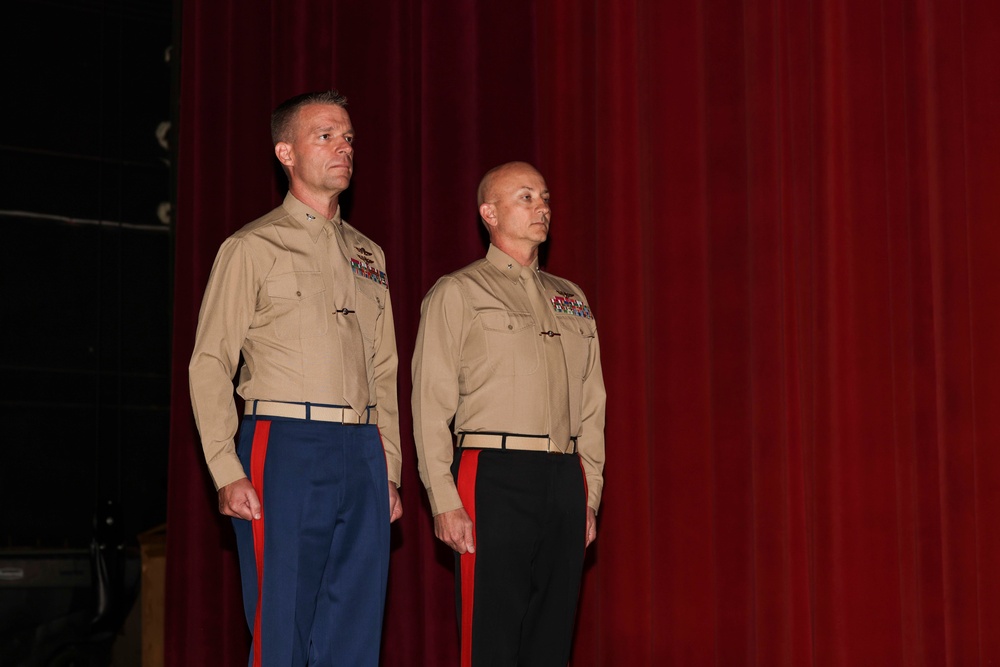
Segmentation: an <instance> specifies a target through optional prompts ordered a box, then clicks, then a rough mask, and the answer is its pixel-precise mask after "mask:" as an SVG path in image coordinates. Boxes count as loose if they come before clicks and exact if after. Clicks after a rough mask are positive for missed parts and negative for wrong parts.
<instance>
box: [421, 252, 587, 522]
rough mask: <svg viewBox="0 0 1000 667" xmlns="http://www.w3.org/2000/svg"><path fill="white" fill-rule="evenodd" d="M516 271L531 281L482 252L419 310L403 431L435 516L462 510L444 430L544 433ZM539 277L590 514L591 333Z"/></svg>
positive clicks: (568, 287)
mask: <svg viewBox="0 0 1000 667" xmlns="http://www.w3.org/2000/svg"><path fill="white" fill-rule="evenodd" d="M522 271H529V272H530V271H538V266H537V262H536V263H535V264H534V265H533V266H528V267H522V266H521V265H520V264H519V263H518V262H517V261H515V260H514V259H512V258H511V257H509V256H508V255H507V254H505V253H504V252H502V251H501V250H499V249H498V248H497V247H495V246H493V245H491V246H490V248H489V252H488V253H487V255H486V258H485V259H482V260H479V261H477V262H474V263H473V264H470V265H469V266H467V267H465V268H464V269H461V270H460V271H456V272H455V273H452V274H449V275H447V276H444V277H443V278H441V279H440V280H438V282H437V283H436V284H435V285H434V287H432V288H431V290H430V291H429V292H428V293H427V296H426V297H424V301H423V304H422V305H421V309H420V314H421V317H420V329H419V331H418V333H417V343H416V349H415V351H414V353H413V423H414V436H415V440H416V445H417V457H418V468H419V471H420V479H421V480H422V481H423V483H424V486H425V487H426V488H427V494H428V497H429V498H430V503H431V510H432V512H433V513H434V514H435V515H437V514H441V513H442V512H447V511H450V510H453V509H458V508H459V507H462V501H461V500H460V499H459V496H458V491H457V489H456V487H455V480H454V478H453V477H452V474H451V470H450V467H451V464H452V460H453V455H454V452H453V445H452V431H451V429H450V428H449V423H451V422H452V420H454V432H455V433H461V432H473V433H474V432H477V431H487V432H489V431H492V432H506V433H520V434H526V435H535V434H545V433H548V406H547V405H546V378H545V372H544V369H545V363H544V361H543V354H544V351H543V349H542V347H541V345H542V341H541V336H539V331H540V330H541V328H540V326H539V325H538V323H536V322H535V317H534V315H533V314H532V309H531V304H530V302H529V300H528V295H527V294H526V292H525V290H524V288H523V287H522V285H521V282H520V280H519V279H520V276H521V272H522ZM539 277H540V279H541V283H542V286H543V288H544V291H545V293H544V296H545V298H546V299H547V300H549V301H551V302H552V303H553V304H558V307H557V308H556V320H557V322H558V327H559V333H560V334H561V341H562V347H563V350H564V353H565V356H566V366H567V375H568V380H569V403H570V435H571V436H573V435H575V436H578V440H577V450H578V452H579V454H580V458H581V461H582V463H583V469H584V472H585V473H586V476H587V487H588V490H589V495H588V498H587V503H588V505H589V506H590V507H592V508H593V509H594V510H595V511H596V510H597V509H598V506H599V505H600V502H601V491H602V488H603V486H604V477H603V470H604V404H605V392H604V379H603V376H602V374H601V356H600V346H599V343H598V338H597V325H596V323H595V321H594V319H593V315H592V313H591V311H590V307H589V306H588V305H587V299H586V297H585V296H584V295H583V292H582V291H581V290H580V288H579V287H578V286H577V285H575V284H573V283H571V282H570V281H568V280H563V279H562V278H557V277H556V276H553V275H550V274H548V273H544V272H539ZM529 279H530V276H529ZM553 299H555V301H552V300H553ZM539 369H541V370H542V372H538V371H539Z"/></svg>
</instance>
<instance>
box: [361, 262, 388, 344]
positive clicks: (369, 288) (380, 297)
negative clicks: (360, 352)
mask: <svg viewBox="0 0 1000 667" xmlns="http://www.w3.org/2000/svg"><path fill="white" fill-rule="evenodd" d="M354 308H355V310H357V313H358V324H360V325H361V335H362V337H363V338H364V339H365V343H366V345H365V348H366V350H368V351H369V352H370V353H371V354H374V346H375V332H376V331H377V327H378V319H379V317H381V316H382V311H383V310H384V309H385V291H384V290H381V289H379V288H378V287H376V286H375V285H372V284H371V281H367V280H366V281H358V285H357V294H356V296H355V299H354Z"/></svg>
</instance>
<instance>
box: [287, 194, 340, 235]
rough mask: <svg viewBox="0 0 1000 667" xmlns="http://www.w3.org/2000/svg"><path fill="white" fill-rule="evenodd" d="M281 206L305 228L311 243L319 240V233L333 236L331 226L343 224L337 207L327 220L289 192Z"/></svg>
mask: <svg viewBox="0 0 1000 667" xmlns="http://www.w3.org/2000/svg"><path fill="white" fill-rule="evenodd" d="M282 206H283V207H284V209H285V210H286V211H288V214H289V215H290V216H292V218H293V219H294V220H295V221H296V222H298V223H299V224H300V225H302V226H303V227H304V228H305V230H306V231H307V232H308V233H309V238H311V239H312V240H313V243H315V242H316V241H317V240H318V239H319V235H320V232H326V235H327V236H330V235H331V234H333V225H336V226H337V227H340V225H341V223H342V222H343V220H342V219H341V217H340V206H339V205H338V206H337V212H336V213H334V214H333V217H332V218H330V219H329V220H327V219H326V218H325V217H323V216H322V215H320V213H319V211H316V210H314V209H313V208H311V207H309V206H306V205H305V204H303V203H302V202H301V201H299V200H298V199H297V198H296V197H295V195H293V194H292V193H291V192H289V193H288V194H286V195H285V201H284V202H282ZM327 223H329V224H327Z"/></svg>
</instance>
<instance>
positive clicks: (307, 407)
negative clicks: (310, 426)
mask: <svg viewBox="0 0 1000 667" xmlns="http://www.w3.org/2000/svg"><path fill="white" fill-rule="evenodd" d="M305 406H306V421H309V420H310V419H311V418H312V415H311V414H310V411H309V407H310V406H309V402H308V401H307V402H306V404H305Z"/></svg>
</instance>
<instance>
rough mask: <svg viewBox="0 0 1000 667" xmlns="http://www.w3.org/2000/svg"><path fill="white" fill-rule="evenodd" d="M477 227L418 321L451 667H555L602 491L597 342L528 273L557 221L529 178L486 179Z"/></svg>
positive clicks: (420, 398)
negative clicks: (457, 666) (450, 623)
mask: <svg viewBox="0 0 1000 667" xmlns="http://www.w3.org/2000/svg"><path fill="white" fill-rule="evenodd" d="M479 213H480V216H481V218H482V221H483V223H484V224H485V225H486V229H487V230H488V231H489V235H490V248H489V251H488V252H487V254H486V258H485V259H482V260H479V261H477V262H474V263H473V264H470V265H469V266H467V267H465V268H464V269H461V270H459V271H456V272H455V273H452V274H450V275H447V276H445V277H443V278H441V279H440V280H438V282H437V283H436V284H435V285H434V287H432V288H431V290H430V292H428V294H427V296H426V297H425V298H424V302H423V305H422V307H421V319H420V329H419V332H418V334H417V343H416V350H415V352H414V355H413V418H414V434H415V439H416V445H417V455H418V461H419V470H420V477H421V480H422V481H423V483H424V486H425V487H426V489H427V494H428V496H429V498H430V502H431V509H432V511H433V514H434V532H435V535H437V537H438V538H439V539H441V540H442V541H443V542H445V543H446V544H447V545H448V546H450V547H451V548H452V549H454V550H455V551H456V552H457V553H458V554H459V556H458V565H457V567H456V580H457V581H456V589H457V590H456V593H457V597H458V599H459V615H460V632H461V657H462V663H461V664H462V665H463V666H468V665H476V666H483V665H505V666H506V665H510V666H519V667H527V666H539V667H541V666H553V667H555V666H559V667H562V666H565V665H566V663H567V661H568V660H569V655H570V648H571V645H572V634H573V624H574V618H575V614H576V604H577V598H578V596H579V590H580V578H581V574H582V570H583V559H584V552H585V549H586V547H587V546H589V545H590V543H591V542H593V540H594V539H595V538H596V537H597V522H596V512H597V509H598V506H599V504H600V501H601V491H602V487H603V480H604V478H603V469H604V404H605V393H604V380H603V378H602V375H601V360H600V349H599V344H598V338H597V326H596V323H595V321H594V317H593V313H592V311H591V309H590V306H589V305H588V303H587V298H586V297H585V296H584V294H583V292H582V290H580V288H579V287H578V286H577V285H575V284H574V283H572V282H570V281H568V280H564V279H562V278H557V277H556V276H553V275H551V274H549V273H545V272H543V271H540V270H539V268H538V247H539V246H540V245H541V244H542V243H543V242H544V241H545V240H546V239H547V238H548V232H549V223H550V215H551V210H550V208H549V190H548V187H547V186H546V184H545V179H544V178H542V175H541V174H540V173H539V172H538V171H537V170H536V169H535V168H534V167H532V166H531V165H530V164H527V163H524V162H512V163H508V164H504V165H501V166H499V167H496V168H495V169H492V170H490V171H489V172H488V173H487V174H486V176H484V177H483V180H482V183H481V184H480V186H479ZM450 423H453V424H454V433H455V437H456V439H457V440H456V443H455V445H457V449H455V448H454V447H453V445H452V433H451V430H450V428H449V424H450Z"/></svg>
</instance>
